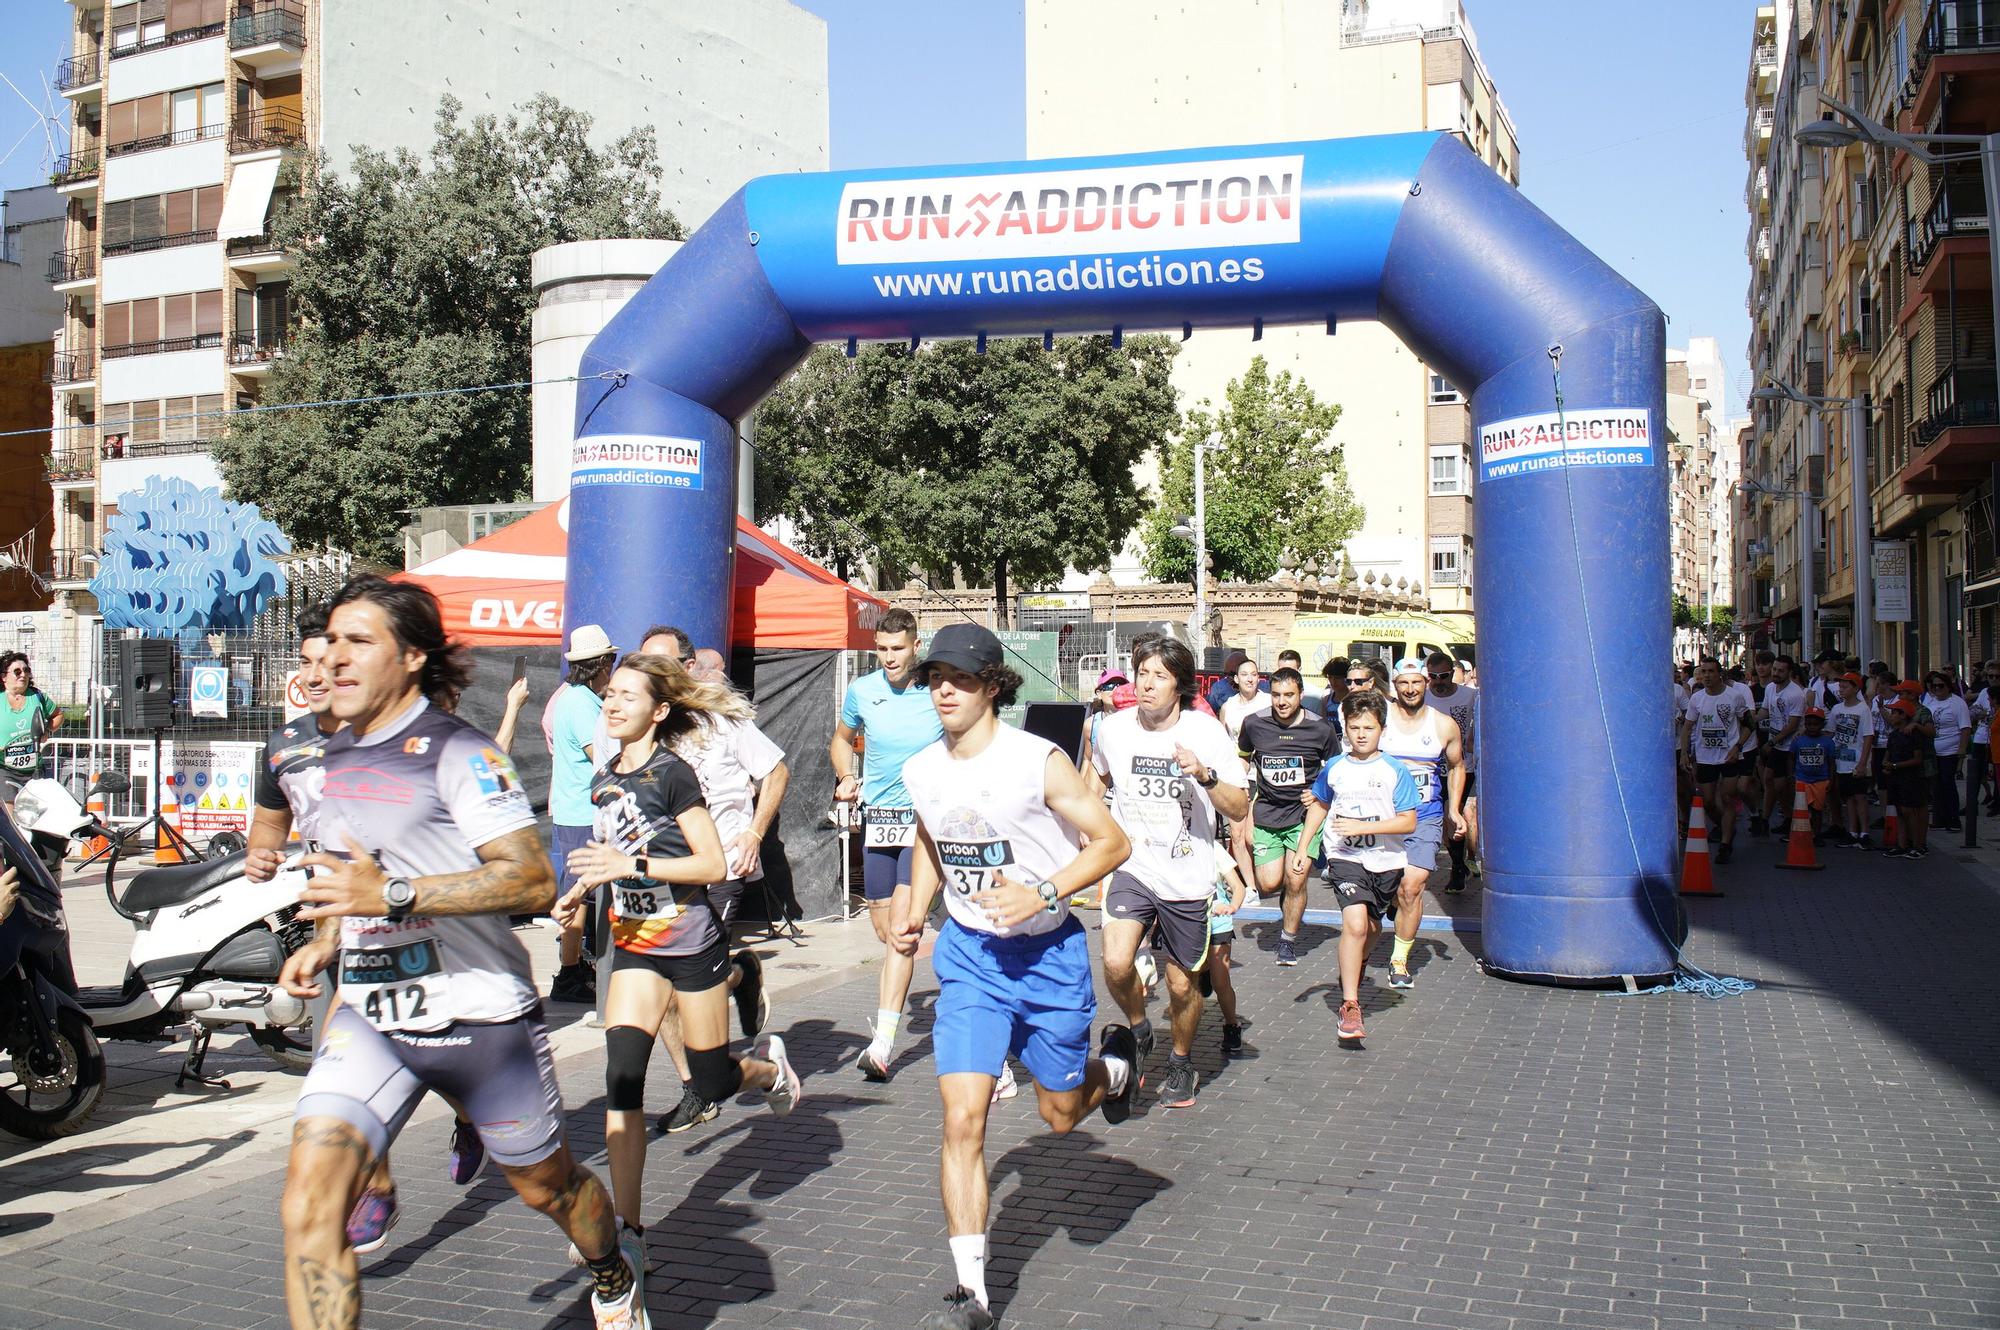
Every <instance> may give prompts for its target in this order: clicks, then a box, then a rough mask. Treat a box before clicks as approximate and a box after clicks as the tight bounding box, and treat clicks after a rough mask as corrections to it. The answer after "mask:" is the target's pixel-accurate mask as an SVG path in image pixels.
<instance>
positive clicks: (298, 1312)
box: [281, 575, 646, 1330]
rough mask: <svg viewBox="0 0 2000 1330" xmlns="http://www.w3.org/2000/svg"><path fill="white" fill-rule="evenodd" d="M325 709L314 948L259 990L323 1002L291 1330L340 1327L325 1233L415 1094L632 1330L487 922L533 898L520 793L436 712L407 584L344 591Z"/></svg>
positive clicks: (297, 1202)
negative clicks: (445, 1116) (457, 1118)
mask: <svg viewBox="0 0 2000 1330" xmlns="http://www.w3.org/2000/svg"><path fill="white" fill-rule="evenodd" d="M326 637H327V650H326V658H325V660H326V669H327V671H328V673H329V677H330V679H331V681H332V695H333V702H332V707H331V711H332V714H333V716H334V718H335V719H336V720H339V721H343V722H345V725H346V728H345V729H343V730H342V731H341V732H340V733H338V734H335V735H334V736H332V737H331V738H330V739H329V740H328V741H327V744H326V754H325V757H324V759H323V762H324V765H325V770H326V778H325V784H324V786H323V790H322V799H321V803H320V814H319V836H320V840H321V841H322V843H323V845H324V847H325V848H323V849H322V850H321V851H320V852H319V853H316V854H311V855H308V856H306V858H305V860H304V862H305V864H306V866H307V867H308V868H309V869H311V870H312V874H313V878H312V882H311V884H310V885H309V886H308V887H307V888H306V890H305V893H304V905H305V908H304V909H302V910H301V911H300V917H301V918H303V919H309V920H313V921H315V922H316V923H317V924H318V925H319V931H318V933H317V935H316V936H315V937H314V939H313V940H312V941H311V942H310V943H308V944H307V945H306V946H304V947H302V948H300V949H299V950H298V951H297V952H295V953H294V954H293V955H292V956H291V958H290V959H289V960H287V961H286V962H285V967H284V971H283V974H282V975H281V982H282V983H283V984H284V986H285V988H286V990H287V991H289V992H291V993H292V994H293V995H295V996H297V997H302V998H316V997H318V996H320V993H321V985H322V981H321V980H320V979H319V975H320V974H321V972H322V971H324V970H326V969H327V968H328V967H329V966H333V965H336V964H337V965H338V967H339V968H338V970H337V971H336V976H337V983H338V997H339V1001H338V1002H337V1003H336V1004H335V1006H334V1009H333V1012H332V1014H331V1015H330V1016H329V1017H328V1020H327V1026H326V1031H325V1033H324V1034H323V1036H322V1037H321V1039H320V1045H319V1049H318V1051H317V1053H316V1055H315V1057H314V1060H313V1067H312V1070H311V1071H310V1072H309V1073H307V1076H306V1081H305V1085H304V1086H303V1087H302V1088H301V1090H300V1093H299V1104H298V1109H297V1112H296V1115H295V1118H294V1122H293V1127H292V1149H291V1159H290V1164H289V1172H288V1174H287V1177H286V1181H285V1195H284V1202H283V1207H282V1214H283V1221H284V1230H285V1265H284V1270H285V1298H286V1303H287V1305H288V1307H289V1310H290V1313H291V1322H292V1325H293V1326H294V1327H295V1328H296V1330H329V1328H330V1327H355V1326H358V1325H359V1324H360V1321H361V1289H360V1266H359V1263H358V1261H357V1260H356V1258H355V1255H354V1250H353V1247H352V1246H351V1245H350V1243H349V1241H348V1238H347V1235H346V1232H345V1220H346V1218H347V1215H348V1213H349V1211H350V1209H351V1208H352V1207H353V1205H354V1202H355V1200H356V1198H357V1197H358V1195H359V1194H360V1191H361V1188H362V1184H363V1180H364V1179H365V1178H366V1176H367V1174H368V1172H369V1170H370V1169H371V1168H372V1167H373V1166H374V1164H375V1161H376V1160H378V1159H380V1158H382V1157H383V1156H384V1155H385V1154H386V1153H387V1152H388V1150H389V1146H390V1144H391V1143H392V1142H393V1141H394V1140H395V1137H396V1134H397V1133H398V1132H399V1131H401V1130H402V1127H403V1124H404V1123H406V1122H407V1121H409V1117H410V1114H411V1112H412V1111H413V1110H414V1109H415V1107H416V1104H417V1101H418V1100H419V1099H420V1098H421V1097H422V1096H423V1094H424V1092H425V1091H426V1090H435V1091H437V1092H438V1093H439V1094H441V1095H444V1096H446V1097H447V1098H449V1099H451V1100H453V1101H454V1102H456V1103H458V1104H459V1105H461V1106H462V1108H463V1109H464V1111H465V1113H466V1116H467V1117H468V1118H469V1119H470V1120H471V1121H472V1122H473V1124H474V1125H475V1126H476V1127H477V1129H478V1131H479V1136H480V1139H481V1141H482V1142H483V1143H484V1145H485V1148H486V1152H487V1154H488V1155H489V1156H490V1157H491V1158H492V1160H493V1162H494V1163H495V1164H497V1165H498V1166H499V1167H500V1170H501V1172H502V1173H503V1174H504V1175H505V1176H506V1178H507V1180H508V1182H510V1183H511V1184H513V1187H514V1190H515V1191H516V1193H518V1194H519V1195H520V1197H521V1199H522V1200H523V1201H525V1202H527V1203H528V1204H529V1205H530V1206H532V1207H533V1208H535V1209H537V1210H539V1211H541V1212H542V1213H543V1214H546V1215H548V1216H549V1217H550V1218H551V1219H553V1220H555V1221H556V1223H557V1225H558V1226H560V1227H561V1228H562V1230H563V1231H564V1232H565V1233H567V1234H568V1235H569V1237H570V1240H571V1242H573V1243H574V1244H575V1245H576V1247H577V1249H578V1251H579V1252H580V1253H581V1254H582V1255H583V1257H584V1259H585V1263H586V1264H587V1265H588V1267H589V1270H590V1276H591V1282H592V1291H591V1294H590V1296H589V1302H590V1306H591V1314H592V1315H593V1317H594V1318H595V1319H596V1323H597V1325H598V1326H599V1327H601V1328H602V1327H616V1328H617V1330H633V1328H634V1327H644V1326H645V1325H646V1317H645V1305H644V1301H643V1296H642V1290H641V1288H640V1284H639V1279H640V1275H641V1272H640V1271H639V1270H637V1269H635V1268H634V1266H633V1264H632V1263H631V1262H630V1261H629V1260H628V1259H627V1258H626V1256H625V1254H624V1253H623V1252H621V1251H620V1249H619V1244H618V1236H617V1228H616V1224H615V1221H614V1219H613V1217H612V1210H611V1200H610V1197H609V1196H608V1195H606V1193H605V1190H604V1187H603V1186H602V1185H601V1184H600V1183H599V1182H598V1180H597V1178H596V1177H594V1176H593V1175H592V1174H591V1173H590V1171H589V1170H588V1169H586V1168H584V1167H583V1165H582V1164H580V1163H578V1162H577V1160H576V1158H575V1157H574V1156H573V1155H572V1154H571V1153H570V1149H569V1145H568V1143H567V1141H566V1140H565V1139H564V1135H563V1125H562V1115H563V1108H562V1098H561V1095H560V1093H559V1092H558V1090H557V1088H556V1076H555V1059H554V1056H553V1054H552V1053H551V1052H550V1048H549V1041H548V1032H547V1030H546V1028H545V1027H544V1026H543V1024H542V1018H541V1001H540V999H539V997H538V996H537V994H536V992H535V986H534V976H533V974H532V971H531V969H530V967H529V963H528V955H527V952H526V951H525V950H523V949H522V947H521V944H520V942H519V941H518V940H517V939H516V938H515V937H514V934H513V932H512V930H511V929H510V927H509V926H508V916H509V915H512V914H518V913H542V912H545V911H547V910H548V909H549V908H550V907H551V906H553V905H554V903H555V873H554V872H553V870H552V869H551V868H550V866H549V858H548V855H547V854H546V853H545V852H544V851H543V849H542V841H541V836H540V833H539V832H538V831H537V829H536V826H535V814H534V810H533V809H532V808H531V807H530V805H529V803H528V796H527V792H526V791H524V790H523V789H522V788H521V781H520V778H519V777H518V776H517V775H516V774H515V772H514V767H513V764H512V763H511V762H509V761H508V760H507V757H506V755H505V754H503V753H501V752H500V751H499V750H498V749H497V748H495V747H494V746H493V742H492V740H490V739H488V738H487V737H486V736H485V735H483V734H481V733H480V732H479V731H478V730H476V729H474V728H473V727H472V726H471V725H470V724H468V723H467V722H465V721H462V720H460V719H458V718H457V717H456V716H453V715H451V714H449V713H448V712H446V711H445V710H444V709H443V708H442V707H441V706H439V705H437V703H438V701H439V699H443V698H451V697H456V696H457V695H458V694H459V693H460V692H461V691H463V689H464V687H465V685H466V683H467V681H468V680H469V678H470V673H469V670H468V668H467V666H466V662H465V659H464V652H463V651H462V650H461V649H459V648H457V647H454V646H453V645H452V644H451V643H449V642H448V641H447V640H446V638H445V635H444V623H443V618H442V616H441V614H440V613H439V610H438V604H437V600H436V598H435V597H433V596H432V595H431V594H430V592H428V591H426V590H424V589H423V588H422V587H419V586H414V585H412V584H409V583H402V582H391V581H388V580H387V579H386V578H381V577H375V576H372V575H371V576H364V577H357V578H355V579H354V580H353V581H351V582H349V583H348V584H347V585H346V586H345V587H343V588H342V589H341V591H340V593H339V595H337V596H336V597H335V598H334V601H333V605H332V607H331V611H330V613H329V616H328V623H327V634H326Z"/></svg>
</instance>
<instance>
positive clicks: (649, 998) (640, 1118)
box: [556, 655, 799, 1269]
mask: <svg viewBox="0 0 2000 1330" xmlns="http://www.w3.org/2000/svg"><path fill="white" fill-rule="evenodd" d="M745 711H747V707H746V706H745V704H744V703H743V701H742V699H741V698H739V697H737V696H736V695H735V693H733V692H732V691H731V690H730V689H729V688H728V687H727V686H726V685H722V684H713V683H697V682H695V681H694V680H693V679H691V678H689V677H688V674H687V671H686V670H685V669H683V668H682V667H681V663H680V662H679V661H677V660H674V659H672V658H671V657H668V656H648V655H637V656H627V657H626V658H625V659H624V660H622V661H620V662H619V664H618V668H617V671H616V672H615V673H614V674H613V675H612V676H611V684H610V686H609V687H608V688H607V689H606V690H605V693H604V722H605V729H606V731H607V732H608V734H609V735H610V737H611V740H612V742H614V743H616V744H617V745H618V746H619V751H618V755H617V757H616V758H615V759H614V760H613V761H612V762H611V763H610V764H609V765H607V766H606V767H604V768H603V769H602V770H600V771H599V772H598V773H597V774H596V776H594V777H593V778H592V780H591V785H590V800H591V803H592V805H593V806H594V807H595V809H596V818H595V822H594V824H593V826H592V830H591V839H590V843H589V844H587V845H585V846H583V847H581V848H580V849H577V850H575V851H573V852H572V853H571V854H570V857H569V868H570V871H571V872H572V873H573V874H575V878H576V886H574V887H573V888H571V889H570V891H569V893H568V894H567V895H566V896H564V897H563V899H562V900H561V901H560V902H558V903H557V906H556V911H557V917H558V919H559V920H566V919H567V918H569V917H572V916H574V915H576V914H577V913H578V912H580V911H582V910H583V909H584V908H585V902H586V900H587V899H588V897H589V895H590V893H591V892H592V891H594V890H596V889H597V888H598V887H602V886H607V885H608V886H609V887H610V888H611V937H612V941H613V943H614V944H615V945H616V947H617V952H616V954H615V956H614V958H613V960H612V964H611V989H610V995H609V997H608V999H607V1000H606V1002H605V1004H604V1025H605V1031H604V1042H605V1051H606V1062H605V1099H604V1104H605V1129H604V1137H605V1145H606V1147H607V1150H608V1153H609V1155H610V1161H611V1192H612V1202H613V1207H614V1208H615V1209H616V1210H617V1212H618V1218H619V1221H620V1224H621V1233H620V1243H621V1245H629V1246H630V1247H631V1248H632V1249H633V1252H634V1254H635V1256H636V1260H635V1265H636V1266H637V1267H638V1268H641V1269H643V1268H644V1255H645V1249H644V1231H645V1230H644V1225H643V1223H642V1222H641V1221H642V1213H641V1207H642V1204H643V1199H642V1196H641V1181H642V1178H643V1175H644V1171H645V1165H646V1128H645V1118H644V1114H643V1111H642V1110H643V1109H644V1107H645V1089H646V1064H647V1062H648V1060H649V1059H650V1056H651V1054H652V1049H653V1040H654V1039H655V1038H656V1037H657V1036H658V1035H659V1032H660V1024H661V1022H662V1021H663V1020H664V1019H665V1016H666V1012H667V1003H668V999H669V998H670V997H671V998H672V999H673V1000H674V1001H675V1002H676V1003H677V1004H678V1005H679V1008H680V1022H681V1033H682V1035H683V1037H684V1038H685V1039H686V1041H687V1059H688V1069H689V1072H690V1073H691V1077H692V1084H693V1086H694V1088H695V1090H696V1091H697V1092H698V1093H699V1094H700V1095H701V1096H702V1097H703V1098H704V1099H706V1100H708V1101H709V1102H710V1103H720V1102H721V1101H723V1100H725V1099H727V1098H729V1097H730V1096H731V1095H734V1094H736V1093H737V1092H738V1091H739V1090H745V1089H748V1090H762V1091H764V1102H765V1103H766V1104H767V1105H768V1106H769V1107H770V1109H771V1111H772V1112H774V1113H778V1114H785V1113H789V1112H791V1110H792V1107H793V1105H794V1104H796V1103H797V1102H798V1099H799V1078H798V1076H797V1074H796V1073H795V1072H793V1070H792V1067H791V1064H790V1062H788V1061H787V1060H786V1058H785V1045H784V1041H783V1040H781V1039H779V1038H778V1037H777V1036H775V1035H773V1036H772V1037H771V1038H770V1040H769V1041H768V1044H767V1047H766V1049H765V1056H764V1057H763V1058H753V1057H744V1058H732V1057H731V1056H730V1055H729V1049H728V1044H729V1006H730V1001H729V982H728V981H729V972H730V957H729V936H728V933H727V931H726V930H725V929H724V928H723V926H722V922H721V919H720V918H719V917H718V916H717V914H716V911H715V909H714V907H713V906H712V905H711V904H710V902H709V899H708V884H709V883H711V882H719V881H721V880H722V879H723V878H724V877H725V876H726V875H727V871H728V870H727V866H726V864H725V861H724V856H723V852H722V839H721V837H720V836H719V835H718V834H717V832H716V829H715V822H714V821H713V819H711V818H710V817H709V813H708V808H707V806H706V805H705V804H704V803H703V802H702V797H701V786H700V784H699V782H697V781H696V779H695V774H694V771H693V770H692V769H691V768H690V767H689V766H688V764H687V763H686V762H683V761H682V760H681V759H680V758H679V757H677V756H675V754H674V752H673V745H674V744H675V742H676V741H678V740H680V739H682V738H684V737H685V736H686V735H688V734H689V733H691V732H692V731H693V729H694V727H695V726H697V725H700V724H703V723H704V722H705V721H707V720H708V719H709V718H715V719H717V720H720V719H723V718H735V717H737V716H739V715H741V714H742V713H743V712H745Z"/></svg>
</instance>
